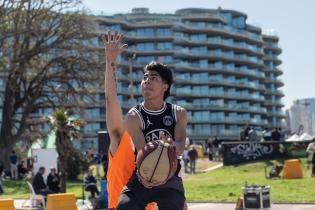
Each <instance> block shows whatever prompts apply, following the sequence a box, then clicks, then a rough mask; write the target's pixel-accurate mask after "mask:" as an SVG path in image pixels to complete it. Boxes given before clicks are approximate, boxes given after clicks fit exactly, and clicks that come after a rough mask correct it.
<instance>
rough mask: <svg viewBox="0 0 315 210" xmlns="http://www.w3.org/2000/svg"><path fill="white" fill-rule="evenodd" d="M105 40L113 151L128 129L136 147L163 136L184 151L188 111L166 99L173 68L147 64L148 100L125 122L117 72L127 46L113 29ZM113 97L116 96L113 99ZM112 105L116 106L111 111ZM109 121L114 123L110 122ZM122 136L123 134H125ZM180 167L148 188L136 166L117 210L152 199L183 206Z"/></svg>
mask: <svg viewBox="0 0 315 210" xmlns="http://www.w3.org/2000/svg"><path fill="white" fill-rule="evenodd" d="M103 40H104V43H105V51H106V73H105V77H106V79H105V83H106V84H105V87H106V106H107V109H106V114H107V116H106V117H107V126H108V130H109V134H110V137H111V139H112V140H111V145H110V147H109V149H110V152H113V151H114V152H117V151H118V148H119V147H120V144H121V143H122V142H123V141H122V140H124V138H125V136H128V133H126V132H125V129H127V130H128V132H129V133H130V134H131V137H132V140H133V143H134V146H135V149H136V151H138V150H140V149H141V148H142V147H143V146H144V145H145V144H146V143H147V142H148V141H154V140H158V139H162V140H164V141H172V142H173V143H172V145H173V146H174V147H175V148H176V152H177V154H178V155H179V154H181V153H182V152H183V150H184V147H185V139H186V126H187V117H186V111H185V109H183V108H181V107H179V106H176V105H173V104H169V103H166V102H164V100H165V99H166V98H167V96H169V93H170V86H171V84H172V81H173V77H172V73H171V71H170V70H169V69H168V68H167V67H166V66H164V65H162V64H159V63H155V62H154V63H151V64H149V65H148V66H146V68H145V73H144V79H143V80H142V82H141V89H142V93H143V96H144V102H143V103H142V104H139V105H138V106H136V107H133V108H132V109H131V110H130V111H129V113H128V114H127V116H126V119H125V122H122V121H121V117H117V116H121V115H122V113H121V108H120V106H119V103H118V100H117V98H116V97H117V91H116V84H115V82H116V79H115V74H114V73H115V62H116V57H117V55H118V54H119V53H121V52H122V51H123V50H124V49H125V48H126V45H124V46H123V47H122V48H120V47H119V45H120V43H121V40H122V36H121V35H120V36H118V35H117V33H115V34H114V35H111V34H110V33H109V34H108V35H107V36H105V37H104V38H103ZM113 98H115V100H111V99H113ZM108 107H111V108H113V109H112V110H111V111H109V110H108ZM109 122H110V124H108V123H109ZM122 136H123V138H121V137H122ZM113 139H114V140H113ZM116 150H117V151H116ZM114 158H115V156H114ZM125 158H126V155H125ZM127 158H128V157H127ZM129 159H130V158H129ZM133 161H134V160H133ZM112 166H115V165H114V164H111V162H110V166H109V175H108V178H110V170H111V167H112ZM129 169H130V168H129ZM179 169H180V166H178V170H177V173H176V175H175V176H174V177H172V178H171V179H170V180H169V181H168V182H167V183H165V184H163V185H161V186H157V187H153V188H146V187H145V186H144V185H143V184H141V183H140V182H139V180H138V177H137V176H136V173H135V170H134V172H133V174H132V176H131V178H130V180H129V182H128V183H127V185H126V187H124V189H123V191H122V193H121V195H120V198H119V201H118V205H117V210H122V209H128V210H129V209H133V210H137V209H139V210H142V209H144V207H145V205H146V204H148V203H150V202H156V203H157V205H158V206H159V209H160V210H166V209H178V210H181V209H183V207H184V202H185V197H184V188H183V184H182V180H181V178H180V177H178V172H179ZM112 175H113V174H112ZM108 181H109V180H108ZM109 182H110V181H109ZM109 187H110V184H109ZM109 193H110V192H109Z"/></svg>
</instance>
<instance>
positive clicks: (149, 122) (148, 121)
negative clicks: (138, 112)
mask: <svg viewBox="0 0 315 210" xmlns="http://www.w3.org/2000/svg"><path fill="white" fill-rule="evenodd" d="M150 125H153V123H151V121H150V120H149V117H148V116H147V128H148V127H149V126H150Z"/></svg>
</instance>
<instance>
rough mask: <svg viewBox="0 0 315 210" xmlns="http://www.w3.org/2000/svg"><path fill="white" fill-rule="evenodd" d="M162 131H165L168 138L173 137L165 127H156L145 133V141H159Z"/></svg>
mask: <svg viewBox="0 0 315 210" xmlns="http://www.w3.org/2000/svg"><path fill="white" fill-rule="evenodd" d="M160 131H163V132H164V134H165V136H166V138H171V139H172V138H173V137H172V135H171V134H170V133H169V132H168V131H167V130H165V129H155V130H152V131H150V132H149V133H147V134H146V135H145V137H144V138H145V141H146V142H150V141H157V140H159V139H160Z"/></svg>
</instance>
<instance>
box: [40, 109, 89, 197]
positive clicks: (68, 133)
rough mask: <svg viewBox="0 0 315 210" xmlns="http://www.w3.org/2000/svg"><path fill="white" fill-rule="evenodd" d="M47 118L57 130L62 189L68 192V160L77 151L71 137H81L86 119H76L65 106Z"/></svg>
mask: <svg viewBox="0 0 315 210" xmlns="http://www.w3.org/2000/svg"><path fill="white" fill-rule="evenodd" d="M45 119H46V122H48V123H50V125H51V126H52V129H53V131H54V132H55V136H56V149H57V153H58V156H59V157H58V163H59V170H60V185H61V187H60V190H61V192H66V180H67V167H68V166H67V160H68V159H69V158H70V157H71V155H72V154H73V152H75V148H74V147H73V144H72V142H71V139H73V138H78V137H79V134H80V127H81V126H83V125H84V121H83V120H82V119H75V118H74V113H73V112H72V111H70V110H69V111H66V110H65V109H64V108H58V109H56V110H55V111H54V112H53V114H52V115H51V116H49V117H46V118H45Z"/></svg>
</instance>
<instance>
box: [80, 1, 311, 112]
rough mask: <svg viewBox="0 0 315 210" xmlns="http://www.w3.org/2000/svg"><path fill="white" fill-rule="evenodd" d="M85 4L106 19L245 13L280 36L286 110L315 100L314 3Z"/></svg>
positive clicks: (175, 2)
mask: <svg viewBox="0 0 315 210" xmlns="http://www.w3.org/2000/svg"><path fill="white" fill-rule="evenodd" d="M83 3H84V4H85V6H86V7H87V8H88V9H90V10H93V11H103V12H104V13H105V14H106V15H111V14H116V13H126V12H131V9H132V8H135V7H147V8H149V10H150V12H158V13H174V11H176V10H178V9H182V8H208V9H217V8H218V7H219V6H221V7H222V9H231V10H237V11H240V12H243V13H245V14H247V23H249V24H254V25H256V26H257V25H258V26H260V27H261V28H262V29H274V30H275V31H276V33H277V35H278V36H279V46H280V47H281V49H282V54H280V56H279V58H280V60H282V64H281V65H280V66H279V68H280V69H281V70H282V71H283V75H281V76H280V79H281V80H283V82H284V86H283V87H282V88H281V90H283V92H284V94H285V96H284V98H283V99H282V102H283V103H284V104H285V109H287V108H289V107H290V106H291V105H292V102H293V101H294V100H296V99H302V98H315V12H314V9H315V0H299V1H297V0H156V1H152V0H151V1H150V0H114V1H110V0H83ZM313 59H314V60H313Z"/></svg>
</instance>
